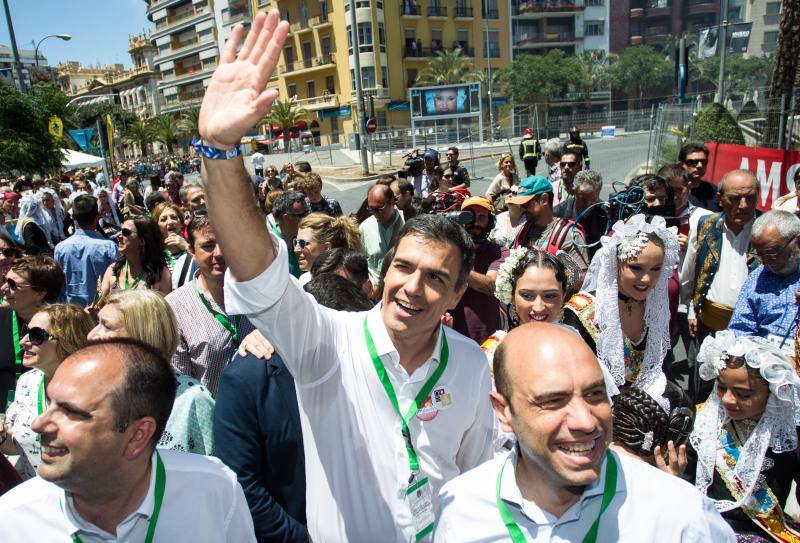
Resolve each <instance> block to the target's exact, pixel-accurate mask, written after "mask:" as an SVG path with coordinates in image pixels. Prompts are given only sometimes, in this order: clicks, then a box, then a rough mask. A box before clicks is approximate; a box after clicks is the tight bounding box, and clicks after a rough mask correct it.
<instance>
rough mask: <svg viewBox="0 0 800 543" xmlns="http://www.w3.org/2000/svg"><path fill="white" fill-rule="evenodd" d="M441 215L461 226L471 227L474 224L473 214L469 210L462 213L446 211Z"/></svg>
mask: <svg viewBox="0 0 800 543" xmlns="http://www.w3.org/2000/svg"><path fill="white" fill-rule="evenodd" d="M442 215H444V216H445V217H447V218H448V219H450V220H451V221H453V222H455V223H457V224H460V225H461V226H472V225H473V224H475V213H473V212H472V211H470V210H469V209H466V210H464V211H448V212H446V213H442Z"/></svg>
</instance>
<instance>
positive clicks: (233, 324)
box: [192, 279, 241, 347]
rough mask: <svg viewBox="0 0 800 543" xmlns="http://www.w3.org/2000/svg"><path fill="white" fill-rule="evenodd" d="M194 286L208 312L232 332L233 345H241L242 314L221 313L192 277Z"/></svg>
mask: <svg viewBox="0 0 800 543" xmlns="http://www.w3.org/2000/svg"><path fill="white" fill-rule="evenodd" d="M192 288H193V289H194V291H195V292H196V293H197V296H198V297H199V298H200V301H201V302H203V305H204V306H206V309H207V310H208V312H209V313H211V315H212V316H213V317H214V318H215V319H217V322H219V323H220V324H221V325H222V327H223V328H225V330H227V331H228V332H230V334H231V341H232V342H233V346H234V347H239V321H240V320H241V316H240V315H235V316H233V317H228V315H225V314H224V313H220V312H219V311H217V310H216V309H214V308H213V307H211V304H210V303H209V302H208V300H206V297H205V296H203V293H202V292H200V291H199V290H197V285H195V284H194V279H192Z"/></svg>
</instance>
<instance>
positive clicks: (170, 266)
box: [164, 249, 175, 270]
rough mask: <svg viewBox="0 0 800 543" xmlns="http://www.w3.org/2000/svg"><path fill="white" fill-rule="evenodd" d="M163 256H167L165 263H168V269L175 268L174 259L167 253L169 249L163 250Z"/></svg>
mask: <svg viewBox="0 0 800 543" xmlns="http://www.w3.org/2000/svg"><path fill="white" fill-rule="evenodd" d="M164 254H165V255H167V262H168V263H169V269H170V270H172V269H174V268H175V258H173V256H172V253H170V252H169V249H164Z"/></svg>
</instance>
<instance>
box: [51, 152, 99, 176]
mask: <svg viewBox="0 0 800 543" xmlns="http://www.w3.org/2000/svg"><path fill="white" fill-rule="evenodd" d="M61 152H62V153H64V160H62V161H61V167H62V168H64V170H65V171H69V170H77V169H78V168H93V167H102V165H103V158H102V157H99V156H94V155H90V154H87V153H81V152H80V151H73V150H72V149H62V150H61Z"/></svg>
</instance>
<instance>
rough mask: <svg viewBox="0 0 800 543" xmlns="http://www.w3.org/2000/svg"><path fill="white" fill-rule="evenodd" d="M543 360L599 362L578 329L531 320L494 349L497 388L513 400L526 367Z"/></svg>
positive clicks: (594, 363) (595, 363)
mask: <svg viewBox="0 0 800 543" xmlns="http://www.w3.org/2000/svg"><path fill="white" fill-rule="evenodd" d="M537 361H540V362H541V363H543V364H544V363H558V362H563V363H564V367H565V368H566V367H568V366H569V365H571V364H572V363H573V362H574V361H582V362H584V363H585V362H587V361H588V362H590V363H589V366H590V367H591V366H593V365H594V366H597V372H598V374H599V375H600V376H601V377H602V370H601V369H600V364H599V362H597V357H595V355H594V353H593V352H592V350H591V349H590V348H589V346H588V345H587V344H586V342H585V341H583V339H582V338H581V337H580V336H579V335H578V334H576V333H575V332H573V331H571V330H569V329H567V328H566V327H564V326H561V325H558V324H550V323H539V322H537V323H528V324H525V325H522V326H518V327H517V328H515V329H514V330H512V331H511V332H509V334H508V335H507V336H506V337H505V339H504V340H503V342H502V343H501V344H500V346H499V347H498V348H497V350H496V351H495V353H494V380H495V388H496V389H497V392H499V393H500V394H501V395H502V396H503V397H504V398H506V400H507V401H508V402H509V405H510V403H511V395H512V392H513V391H512V383H514V382H518V381H519V379H521V378H523V374H524V371H525V367H526V366H528V365H530V364H535V363H537Z"/></svg>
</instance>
